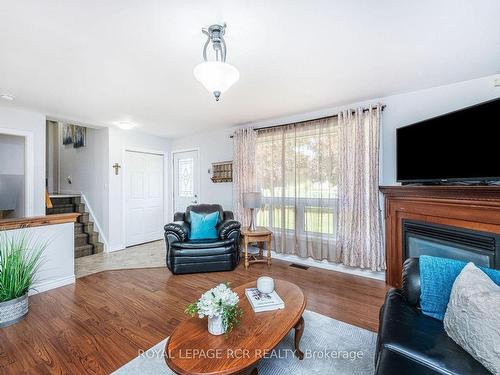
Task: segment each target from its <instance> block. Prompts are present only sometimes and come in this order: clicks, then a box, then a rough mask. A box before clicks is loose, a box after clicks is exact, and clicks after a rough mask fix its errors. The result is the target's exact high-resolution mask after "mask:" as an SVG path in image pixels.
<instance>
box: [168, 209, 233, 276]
mask: <svg viewBox="0 0 500 375" xmlns="http://www.w3.org/2000/svg"><path fill="white" fill-rule="evenodd" d="M192 211H194V212H196V213H199V214H204V215H206V214H210V213H212V212H216V211H218V212H219V220H218V223H217V233H218V235H219V238H217V239H208V240H189V231H190V224H191V218H190V213H191V212H192ZM240 227H241V225H240V223H239V222H237V221H236V220H234V217H233V213H232V212H231V211H223V210H222V207H221V206H220V205H218V204H199V205H193V206H189V207H188V208H187V209H186V212H177V213H175V215H174V222H173V223H170V224H167V225H165V227H164V229H165V243H166V246H167V259H166V261H167V267H168V269H169V270H170V271H172V273H174V274H184V273H196V272H213V271H231V270H233V269H234V268H235V267H236V266H237V265H238V263H239V261H240Z"/></svg>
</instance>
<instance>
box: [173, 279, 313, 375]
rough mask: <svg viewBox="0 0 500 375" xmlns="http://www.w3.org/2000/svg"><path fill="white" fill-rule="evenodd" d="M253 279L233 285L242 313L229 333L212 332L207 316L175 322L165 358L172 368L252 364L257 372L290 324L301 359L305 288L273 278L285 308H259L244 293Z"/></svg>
mask: <svg viewBox="0 0 500 375" xmlns="http://www.w3.org/2000/svg"><path fill="white" fill-rule="evenodd" d="M255 284H256V283H255V282H250V283H247V284H244V285H241V286H239V287H237V288H234V291H235V292H236V293H238V295H239V297H240V306H241V308H242V309H243V317H242V318H241V323H240V325H238V326H236V327H235V328H234V329H233V332H231V333H230V334H229V335H228V336H227V337H226V336H225V335H220V336H213V335H211V334H210V333H208V330H207V319H206V318H205V319H199V318H198V317H194V318H189V317H188V318H186V319H185V320H184V321H183V322H181V323H180V324H179V325H178V326H177V328H175V330H174V332H173V333H172V335H171V336H170V338H169V340H168V341H167V344H166V346H165V361H166V363H167V365H168V366H169V367H170V369H171V370H172V371H174V372H175V373H177V374H181V375H194V374H197V375H201V374H235V373H244V372H245V371H252V369H253V371H252V374H256V373H257V370H256V369H255V368H254V367H255V365H256V363H257V362H258V361H259V360H261V359H262V358H264V357H265V356H266V355H267V356H271V355H272V353H271V351H272V349H274V348H275V347H276V345H278V344H279V343H280V341H281V340H282V339H283V338H284V337H285V336H286V335H287V334H288V332H290V330H291V329H292V328H294V329H295V348H294V353H295V355H296V356H297V357H298V358H299V359H302V358H304V354H303V352H302V351H301V350H300V348H299V344H300V339H301V337H302V333H303V332H304V319H303V318H302V314H303V312H304V309H305V307H306V299H305V297H304V294H303V293H302V290H301V289H300V288H299V287H298V286H297V285H295V284H292V283H290V282H288V281H283V280H275V288H276V291H277V293H278V294H279V296H280V297H281V298H282V299H283V301H284V302H285V308H284V309H282V310H274V311H266V312H260V313H255V312H254V311H253V309H252V307H251V306H250V303H249V302H248V300H247V298H246V297H245V289H246V288H254V287H255ZM290 350H292V348H290ZM286 354H288V353H286ZM290 360H294V359H293V358H291V359H290Z"/></svg>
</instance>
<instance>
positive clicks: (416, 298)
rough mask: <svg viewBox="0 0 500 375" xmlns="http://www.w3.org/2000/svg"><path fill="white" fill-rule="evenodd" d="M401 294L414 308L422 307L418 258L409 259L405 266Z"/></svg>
mask: <svg viewBox="0 0 500 375" xmlns="http://www.w3.org/2000/svg"><path fill="white" fill-rule="evenodd" d="M401 293H402V294H403V296H404V298H405V299H406V302H407V303H408V304H410V305H412V306H419V305H420V266H419V260H418V258H408V259H406V261H405V262H404V264H403V283H402V285H401Z"/></svg>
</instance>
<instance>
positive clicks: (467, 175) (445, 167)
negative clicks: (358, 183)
mask: <svg viewBox="0 0 500 375" xmlns="http://www.w3.org/2000/svg"><path fill="white" fill-rule="evenodd" d="M396 138H397V141H396V142H397V180H398V181H399V182H403V183H411V182H431V181H432V182H436V181H450V182H454V181H478V182H481V181H493V180H500V99H495V100H492V101H489V102H486V103H482V104H479V105H475V106H473V107H468V108H465V109H462V110H459V111H456V112H452V113H448V114H445V115H442V116H439V117H435V118H432V119H429V120H425V121H422V122H419V123H416V124H413V125H409V126H405V127H402V128H399V129H397V131H396Z"/></svg>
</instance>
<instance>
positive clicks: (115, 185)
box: [104, 128, 171, 251]
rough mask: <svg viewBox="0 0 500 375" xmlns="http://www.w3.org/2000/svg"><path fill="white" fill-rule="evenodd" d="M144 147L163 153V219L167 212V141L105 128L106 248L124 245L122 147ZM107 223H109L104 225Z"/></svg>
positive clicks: (123, 154)
mask: <svg viewBox="0 0 500 375" xmlns="http://www.w3.org/2000/svg"><path fill="white" fill-rule="evenodd" d="M126 150H134V151H144V152H155V153H165V160H164V168H165V171H164V176H165V181H164V187H165V188H164V190H165V194H164V202H165V218H164V221H165V223H167V222H168V218H169V216H170V215H168V213H169V212H170V204H169V203H170V199H169V197H170V186H171V183H170V178H169V176H170V173H171V170H170V165H171V162H170V151H171V141H170V140H169V139H167V138H162V137H157V136H152V135H149V134H144V133H140V132H137V131H126V130H120V129H117V128H109V158H108V164H107V174H108V176H109V202H108V212H109V218H108V220H107V221H106V222H105V224H104V225H105V226H106V229H105V231H106V232H107V233H108V243H109V250H110V251H114V250H119V249H123V248H124V247H125V218H124V187H123V184H124V179H123V169H124V168H126V166H125V151H126ZM114 163H118V164H119V165H120V166H122V168H121V169H120V171H119V174H118V175H115V170H114V168H112V165H113V164H114ZM108 224H109V225H108Z"/></svg>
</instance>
